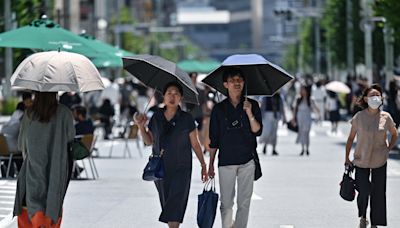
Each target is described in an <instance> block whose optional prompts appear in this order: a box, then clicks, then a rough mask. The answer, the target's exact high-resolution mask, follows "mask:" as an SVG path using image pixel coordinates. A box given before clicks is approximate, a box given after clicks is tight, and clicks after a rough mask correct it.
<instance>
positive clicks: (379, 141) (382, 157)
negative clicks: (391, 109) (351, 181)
mask: <svg viewBox="0 0 400 228" xmlns="http://www.w3.org/2000/svg"><path fill="white" fill-rule="evenodd" d="M351 124H352V125H353V128H355V129H356V131H357V144H356V148H355V151H354V160H353V163H354V164H355V165H356V166H357V167H360V168H379V167H381V166H383V165H384V164H385V163H386V161H387V159H388V156H389V149H388V142H387V131H388V130H389V129H391V128H393V127H395V123H394V121H393V119H392V117H391V116H390V114H389V113H387V112H385V111H379V112H378V113H375V114H371V113H369V112H368V111H367V109H364V110H362V111H359V112H358V113H357V114H356V115H354V117H353V119H352V120H351Z"/></svg>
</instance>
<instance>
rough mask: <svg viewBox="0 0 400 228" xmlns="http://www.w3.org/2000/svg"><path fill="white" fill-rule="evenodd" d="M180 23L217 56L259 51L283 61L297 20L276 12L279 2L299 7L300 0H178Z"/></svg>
mask: <svg viewBox="0 0 400 228" xmlns="http://www.w3.org/2000/svg"><path fill="white" fill-rule="evenodd" d="M177 2H178V3H177V18H178V20H177V23H178V25H181V26H184V28H185V34H187V35H188V36H189V37H190V38H191V39H192V40H193V41H194V42H196V43H197V44H199V45H200V46H201V47H202V48H204V49H205V50H206V51H208V52H209V54H210V55H211V56H212V57H214V58H217V59H220V60H222V59H224V58H225V57H226V56H228V55H231V54H235V53H259V54H262V55H263V56H265V57H266V58H267V59H268V60H270V61H272V62H274V63H277V64H281V63H282V57H283V55H284V51H285V46H286V45H287V44H288V43H293V42H295V40H296V38H297V37H296V36H297V35H296V34H297V23H298V21H297V20H292V18H286V16H285V17H283V16H282V15H276V13H275V11H274V10H275V9H276V8H277V7H279V6H282V4H283V6H285V7H286V8H287V9H289V8H299V7H301V6H302V4H303V2H304V1H300V0H279V1H278V0H268V1H263V0H249V1H242V0H209V1H201V3H199V1H189V0H186V1H184V0H180V1H177Z"/></svg>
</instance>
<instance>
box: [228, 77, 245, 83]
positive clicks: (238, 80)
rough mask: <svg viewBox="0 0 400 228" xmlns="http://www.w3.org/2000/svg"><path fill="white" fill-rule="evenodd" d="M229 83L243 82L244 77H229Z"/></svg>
mask: <svg viewBox="0 0 400 228" xmlns="http://www.w3.org/2000/svg"><path fill="white" fill-rule="evenodd" d="M227 81H228V82H229V83H242V82H244V80H243V78H236V79H232V78H231V79H228V80H227Z"/></svg>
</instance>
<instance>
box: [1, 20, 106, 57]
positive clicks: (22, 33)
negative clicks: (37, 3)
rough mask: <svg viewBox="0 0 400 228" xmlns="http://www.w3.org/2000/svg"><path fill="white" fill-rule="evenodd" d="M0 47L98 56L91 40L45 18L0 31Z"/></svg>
mask: <svg viewBox="0 0 400 228" xmlns="http://www.w3.org/2000/svg"><path fill="white" fill-rule="evenodd" d="M0 47H11V48H29V49H39V50H44V51H49V50H62V51H68V52H75V53H79V54H82V55H84V56H86V57H95V56H99V53H98V51H97V49H96V47H95V46H93V45H92V42H90V41H89V40H87V39H85V38H83V37H80V36H79V35H77V34H74V33H72V32H70V31H68V30H65V29H63V28H61V27H60V25H58V24H56V23H55V22H53V21H51V20H49V19H47V18H42V19H38V20H34V21H32V22H31V23H29V25H26V26H23V27H20V28H17V29H14V30H11V31H7V32H3V33H0Z"/></svg>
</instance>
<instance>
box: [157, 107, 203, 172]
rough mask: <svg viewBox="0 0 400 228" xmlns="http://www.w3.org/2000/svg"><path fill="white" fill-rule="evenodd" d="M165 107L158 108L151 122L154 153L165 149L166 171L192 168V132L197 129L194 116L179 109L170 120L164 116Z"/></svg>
mask: <svg viewBox="0 0 400 228" xmlns="http://www.w3.org/2000/svg"><path fill="white" fill-rule="evenodd" d="M164 111H165V109H164V108H163V109H159V110H157V111H156V112H155V113H154V115H153V116H152V118H151V119H150V122H149V130H150V131H151V133H152V135H153V148H152V150H153V154H159V153H160V151H161V149H163V150H164V153H163V158H164V164H165V166H166V171H167V172H168V170H171V169H172V170H176V169H178V168H192V146H191V143H190V136H189V134H190V132H192V131H193V130H195V129H196V125H195V121H194V119H193V117H192V116H191V115H190V114H189V113H187V112H184V111H182V110H181V109H180V108H179V109H178V111H177V113H176V114H175V116H174V117H173V118H172V119H171V120H170V121H167V119H166V118H165V116H164Z"/></svg>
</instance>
